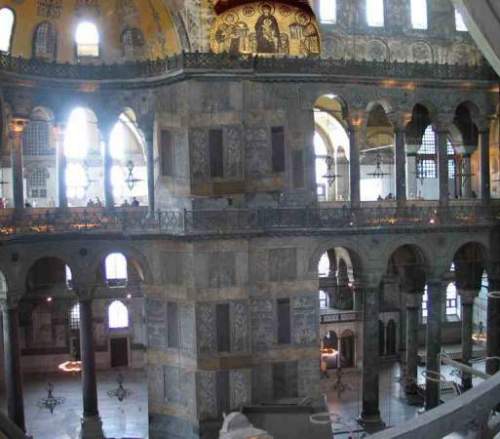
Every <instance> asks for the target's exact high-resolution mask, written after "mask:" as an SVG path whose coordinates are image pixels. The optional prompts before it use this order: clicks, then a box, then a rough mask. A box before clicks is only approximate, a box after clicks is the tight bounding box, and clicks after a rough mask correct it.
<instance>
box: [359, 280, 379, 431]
mask: <svg viewBox="0 0 500 439" xmlns="http://www.w3.org/2000/svg"><path fill="white" fill-rule="evenodd" d="M363 293H364V294H363V390H362V392H363V396H362V398H363V402H362V411H361V417H360V423H361V424H363V425H365V424H369V425H371V426H377V425H381V424H382V420H381V418H380V410H379V353H378V344H379V343H378V339H379V335H378V321H379V301H380V288H379V287H365V288H363Z"/></svg>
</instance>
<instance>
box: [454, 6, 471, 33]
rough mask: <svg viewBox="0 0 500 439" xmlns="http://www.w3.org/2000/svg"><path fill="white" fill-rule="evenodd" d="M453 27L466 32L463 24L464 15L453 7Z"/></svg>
mask: <svg viewBox="0 0 500 439" xmlns="http://www.w3.org/2000/svg"><path fill="white" fill-rule="evenodd" d="M455 28H456V30H457V31H458V32H467V30H468V29H467V26H466V25H465V21H464V17H462V14H461V13H460V12H458V11H457V10H456V9H455Z"/></svg>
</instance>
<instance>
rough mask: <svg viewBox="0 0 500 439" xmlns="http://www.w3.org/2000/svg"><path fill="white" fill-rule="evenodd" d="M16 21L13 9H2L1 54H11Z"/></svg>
mask: <svg viewBox="0 0 500 439" xmlns="http://www.w3.org/2000/svg"><path fill="white" fill-rule="evenodd" d="M14 21H15V18H14V12H12V10H11V9H9V8H2V9H0V52H10V43H11V41H12V31H13V30H14Z"/></svg>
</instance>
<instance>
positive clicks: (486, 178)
mask: <svg viewBox="0 0 500 439" xmlns="http://www.w3.org/2000/svg"><path fill="white" fill-rule="evenodd" d="M479 142H480V153H481V162H480V170H481V171H480V175H481V199H482V200H483V202H484V203H488V202H489V201H490V197H491V192H490V130H489V127H484V128H483V129H482V130H481V131H480V133H479Z"/></svg>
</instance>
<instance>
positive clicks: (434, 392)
mask: <svg viewBox="0 0 500 439" xmlns="http://www.w3.org/2000/svg"><path fill="white" fill-rule="evenodd" d="M445 292H446V287H445V286H444V283H443V282H441V281H439V280H431V281H428V282H427V297H428V300H427V331H426V340H425V344H426V349H427V353H426V372H427V374H428V378H427V379H426V382H425V409H426V410H430V409H433V408H434V407H437V406H438V405H439V402H440V396H439V391H440V383H439V376H440V373H441V361H440V358H439V354H440V352H441V324H442V320H443V316H442V309H443V302H442V296H443V294H445Z"/></svg>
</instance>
